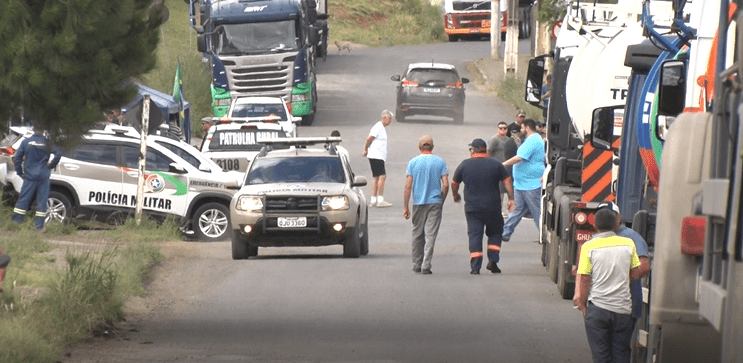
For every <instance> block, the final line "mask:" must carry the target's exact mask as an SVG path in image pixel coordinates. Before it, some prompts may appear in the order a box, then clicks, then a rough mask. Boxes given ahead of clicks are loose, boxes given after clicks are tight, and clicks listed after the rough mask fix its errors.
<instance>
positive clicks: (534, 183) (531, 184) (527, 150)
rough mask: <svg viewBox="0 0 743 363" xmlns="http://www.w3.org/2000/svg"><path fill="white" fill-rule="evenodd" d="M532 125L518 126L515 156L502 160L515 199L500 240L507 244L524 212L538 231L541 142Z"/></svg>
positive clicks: (529, 122) (541, 161) (529, 123)
mask: <svg viewBox="0 0 743 363" xmlns="http://www.w3.org/2000/svg"><path fill="white" fill-rule="evenodd" d="M536 129H537V127H536V122H535V121H534V120H532V119H526V120H524V122H523V123H521V133H522V140H523V141H522V142H521V146H519V149H518V150H517V151H516V156H514V157H512V158H510V159H508V160H506V162H505V163H503V165H505V166H509V165H513V189H514V198H516V200H515V202H516V206H515V209H514V210H513V211H512V212H511V213H510V214H509V215H508V220H507V221H506V225H505V226H504V227H503V241H509V240H510V239H511V234H513V231H514V230H515V229H516V226H517V225H518V224H519V222H521V218H522V217H524V214H526V211H527V210H528V211H529V212H531V215H532V216H534V224H535V225H536V226H537V230H539V220H540V216H541V215H542V213H541V207H540V200H541V198H542V174H544V167H545V166H544V140H543V139H542V136H540V135H539V133H538V132H537V131H536Z"/></svg>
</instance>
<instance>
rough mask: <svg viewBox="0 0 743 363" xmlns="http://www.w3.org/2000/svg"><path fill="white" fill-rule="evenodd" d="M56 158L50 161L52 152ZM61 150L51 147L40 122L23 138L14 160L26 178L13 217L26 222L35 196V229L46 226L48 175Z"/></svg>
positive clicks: (15, 220)
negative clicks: (32, 132) (57, 150)
mask: <svg viewBox="0 0 743 363" xmlns="http://www.w3.org/2000/svg"><path fill="white" fill-rule="evenodd" d="M52 153H53V154H54V159H53V160H51V161H49V157H50V155H51V154H52ZM61 157H62V154H60V153H59V152H55V151H52V147H51V144H50V142H49V140H47V138H46V137H45V136H44V129H43V128H41V126H40V125H36V126H35V127H34V134H33V135H31V137H29V138H28V139H26V140H23V142H21V146H20V147H18V150H17V151H16V153H15V158H14V160H13V162H14V163H15V171H16V174H18V176H20V177H21V178H22V179H23V185H22V186H21V193H20V195H19V196H18V202H16V204H15V209H13V217H11V220H12V221H13V222H16V223H23V219H24V218H25V216H26V210H27V209H28V207H29V206H30V205H31V202H32V201H33V200H34V196H35V197H36V229H37V230H42V229H44V222H45V220H46V209H47V207H46V200H47V199H48V198H49V177H50V176H51V169H54V168H55V167H57V163H59V159H60V158H61Z"/></svg>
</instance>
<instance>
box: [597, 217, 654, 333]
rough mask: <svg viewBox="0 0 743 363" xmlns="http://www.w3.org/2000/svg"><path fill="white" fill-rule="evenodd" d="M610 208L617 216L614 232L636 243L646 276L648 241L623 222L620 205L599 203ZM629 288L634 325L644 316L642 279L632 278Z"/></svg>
mask: <svg viewBox="0 0 743 363" xmlns="http://www.w3.org/2000/svg"><path fill="white" fill-rule="evenodd" d="M601 209H609V210H611V211H612V212H614V214H616V216H617V224H616V227H615V229H614V233H616V234H617V236H622V237H627V238H629V239H631V240H632V242H634V243H635V250H636V251H637V255H638V256H639V257H640V269H639V274H640V277H644V276H645V275H647V274H648V271H650V258H649V257H648V256H649V255H650V253H649V251H648V243H647V242H646V241H645V239H644V238H642V236H641V235H640V234H639V233H637V232H635V230H634V229H632V228H629V227H627V226H625V225H624V224H622V215H621V213H619V207H618V206H617V205H616V204H615V203H613V202H604V203H601V204H599V205H598V210H601ZM629 290H630V293H631V294H632V321H633V325H634V323H636V322H637V320H638V319H640V317H641V316H642V281H641V280H639V279H638V280H632V281H630V283H629Z"/></svg>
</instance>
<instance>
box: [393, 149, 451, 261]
mask: <svg viewBox="0 0 743 363" xmlns="http://www.w3.org/2000/svg"><path fill="white" fill-rule="evenodd" d="M418 150H420V152H421V154H420V155H418V156H416V157H415V158H413V159H412V160H410V162H409V163H408V169H407V171H406V172H405V174H406V182H405V193H404V195H403V206H404V210H403V213H402V215H403V217H405V219H409V218H410V209H408V205H409V204H410V195H411V194H412V195H413V243H412V247H413V271H414V272H420V273H422V274H424V275H430V274H431V260H432V259H433V247H434V244H435V243H436V235H438V233H439V226H440V225H441V212H442V209H443V208H442V206H443V204H444V200H445V199H446V194H448V193H449V168H448V167H447V166H446V162H444V159H442V158H440V157H438V156H436V155H433V138H432V137H431V136H428V135H423V136H421V138H420V140H419V141H418Z"/></svg>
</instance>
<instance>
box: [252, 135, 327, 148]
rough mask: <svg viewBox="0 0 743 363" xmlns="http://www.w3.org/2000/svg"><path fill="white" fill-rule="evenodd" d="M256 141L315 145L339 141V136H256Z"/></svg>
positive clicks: (269, 143)
mask: <svg viewBox="0 0 743 363" xmlns="http://www.w3.org/2000/svg"><path fill="white" fill-rule="evenodd" d="M256 141H257V142H259V143H261V144H266V145H271V144H284V145H294V146H299V145H316V144H329V143H331V142H341V137H340V136H327V137H272V138H262V137H258V138H257V139H256Z"/></svg>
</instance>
